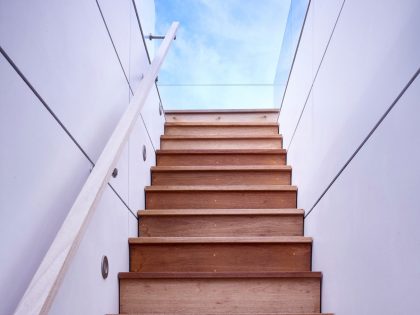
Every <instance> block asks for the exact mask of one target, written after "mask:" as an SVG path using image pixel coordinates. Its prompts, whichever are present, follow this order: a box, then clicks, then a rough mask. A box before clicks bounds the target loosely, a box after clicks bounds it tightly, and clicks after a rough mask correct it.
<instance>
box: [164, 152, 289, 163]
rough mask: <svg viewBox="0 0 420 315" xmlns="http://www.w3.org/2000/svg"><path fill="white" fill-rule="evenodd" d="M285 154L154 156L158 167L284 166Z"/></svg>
mask: <svg viewBox="0 0 420 315" xmlns="http://www.w3.org/2000/svg"><path fill="white" fill-rule="evenodd" d="M285 164H286V153H282V154H280V153H273V154H270V153H266V154H253V153H230V154H216V153H200V154H191V153H185V154H182V153H177V154H173V153H162V154H157V155H156V165H158V166H206V165H285Z"/></svg>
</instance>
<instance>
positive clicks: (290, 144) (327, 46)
mask: <svg viewBox="0 0 420 315" xmlns="http://www.w3.org/2000/svg"><path fill="white" fill-rule="evenodd" d="M345 3H346V0H344V1H343V3H342V4H341V8H340V11H339V12H338V15H337V19H336V20H335V23H334V27H333V29H332V31H331V34H330V37H329V39H328V42H327V45H326V46H325V50H324V53H323V54H322V58H321V61H320V63H319V65H318V68H317V70H316V73H315V76H314V79H313V81H312V84H311V87H310V88H309V91H308V95H307V96H306V99H305V103H304V104H303V107H302V110H301V112H300V115H299V119H298V121H297V123H296V126H295V129H294V130H293V134H292V137H291V139H290V142H289V145H288V147H287V151H289V150H290V147H291V146H292V143H293V139H294V137H295V134H296V131H297V129H298V128H299V125H300V121H301V119H302V116H303V113H304V111H305V109H306V104H307V103H308V100H309V97H310V95H311V93H312V89H313V87H314V85H315V81H316V79H317V77H318V73H319V70H320V69H321V65H322V63H323V61H324V57H325V55H326V54H327V50H328V48H329V46H330V43H331V40H332V38H333V35H334V32H335V29H336V27H337V24H338V21H339V19H340V16H341V12H342V11H343V8H344V4H345Z"/></svg>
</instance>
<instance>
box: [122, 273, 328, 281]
mask: <svg viewBox="0 0 420 315" xmlns="http://www.w3.org/2000/svg"><path fill="white" fill-rule="evenodd" d="M118 278H119V279H221V278H222V279H223V278H230V279H255V278H318V279H321V278H322V272H319V271H299V272H297V271H263V272H120V273H118Z"/></svg>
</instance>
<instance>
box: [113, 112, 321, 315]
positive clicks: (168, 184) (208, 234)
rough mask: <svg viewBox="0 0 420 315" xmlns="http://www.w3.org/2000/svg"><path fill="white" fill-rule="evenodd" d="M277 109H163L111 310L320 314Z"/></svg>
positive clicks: (318, 282) (316, 280) (317, 290)
mask: <svg viewBox="0 0 420 315" xmlns="http://www.w3.org/2000/svg"><path fill="white" fill-rule="evenodd" d="M277 116H278V111H276V110H251V111H170V112H167V113H166V121H167V123H166V124H165V134H164V135H163V136H162V137H161V150H159V151H158V152H157V156H156V161H157V162H156V163H157V166H156V167H153V168H152V170H151V180H152V185H151V186H150V187H147V188H146V189H145V193H146V210H144V211H139V213H138V216H139V236H140V237H137V238H131V239H129V248H130V272H126V273H120V274H119V283H120V292H119V293H120V313H121V314H142V315H146V314H183V315H193V314H203V315H205V314H220V315H221V314H236V315H239V314H242V315H244V314H249V315H250V314H260V315H262V314H272V315H274V314H283V315H286V314H300V315H304V314H320V311H321V306H320V297H321V295H320V293H321V280H322V275H321V273H320V272H312V271H311V249H312V239H311V238H309V237H304V236H303V214H304V213H303V210H301V209H297V188H296V187H294V186H291V176H292V169H291V167H290V166H287V165H286V151H285V150H284V149H282V137H281V135H279V134H278V125H277Z"/></svg>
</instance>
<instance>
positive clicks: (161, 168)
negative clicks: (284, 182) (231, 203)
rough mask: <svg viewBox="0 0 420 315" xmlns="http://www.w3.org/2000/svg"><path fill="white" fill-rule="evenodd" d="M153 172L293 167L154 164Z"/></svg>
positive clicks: (267, 169) (265, 169)
mask: <svg viewBox="0 0 420 315" xmlns="http://www.w3.org/2000/svg"><path fill="white" fill-rule="evenodd" d="M151 170H152V172H168V171H173V172H176V171H191V172H194V171H208V172H211V171H238V172H240V171H261V172H271V171H287V172H290V171H291V170H292V167H291V166H289V165H216V166H210V165H205V166H152V168H151Z"/></svg>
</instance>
